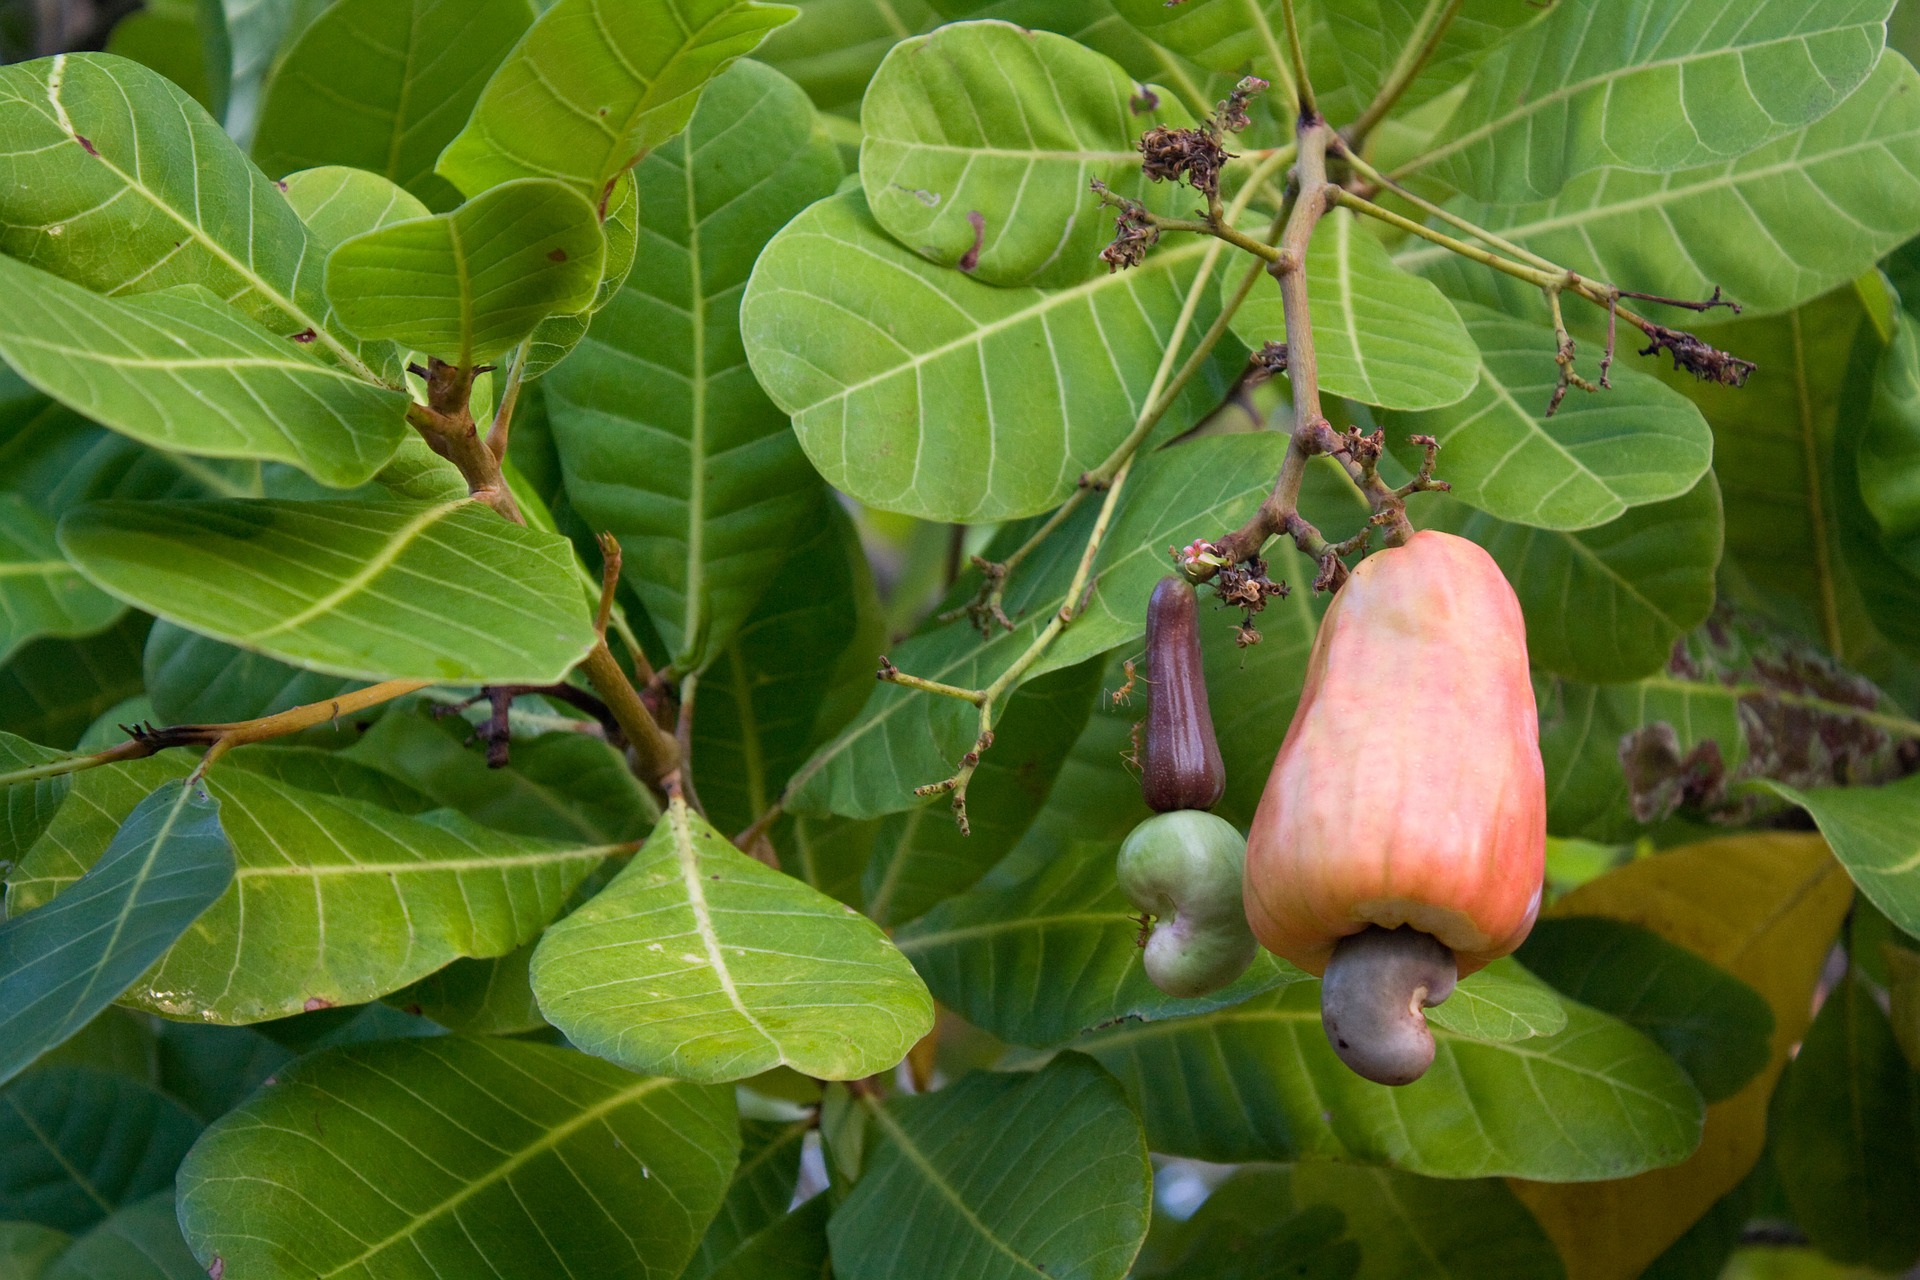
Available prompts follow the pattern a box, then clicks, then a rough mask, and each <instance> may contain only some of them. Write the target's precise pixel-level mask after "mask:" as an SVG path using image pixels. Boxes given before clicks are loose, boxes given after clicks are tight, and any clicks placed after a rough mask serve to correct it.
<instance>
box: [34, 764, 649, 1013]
mask: <svg viewBox="0 0 1920 1280" xmlns="http://www.w3.org/2000/svg"><path fill="white" fill-rule="evenodd" d="M189 766H190V762H187V761H182V760H178V759H174V758H169V757H160V758H157V759H154V760H151V761H142V762H140V763H139V764H137V765H131V766H127V765H122V766H113V767H109V768H103V769H92V770H89V771H87V772H86V773H85V774H84V775H82V776H81V778H80V780H79V781H78V782H77V783H76V787H75V792H74V794H75V795H77V796H80V797H83V798H84V803H82V804H70V805H67V806H65V807H63V809H62V810H61V813H60V815H59V816H58V817H57V818H56V819H55V821H54V822H53V824H52V825H51V826H50V827H49V828H48V829H47V832H46V834H45V835H44V836H42V837H41V839H40V840H39V842H38V843H37V844H36V845H35V846H34V848H33V850H32V851H31V852H30V853H29V854H28V856H27V857H26V858H25V859H23V860H22V862H21V863H20V865H19V866H18V867H16V868H15V869H14V873H13V876H12V878H11V882H10V884H9V886H8V908H9V911H10V912H12V913H18V912H21V911H29V910H32V909H33V908H34V907H36V906H39V905H41V904H43V903H45V902H47V901H48V900H49V899H52V900H53V901H55V902H58V901H59V899H58V898H55V897H54V895H55V894H56V893H59V892H60V891H61V890H63V889H65V888H66V887H67V886H68V885H69V884H71V883H72V882H73V881H74V880H75V879H77V878H78V877H79V876H80V875H81V874H82V873H83V872H85V871H86V870H87V868H88V867H89V866H90V865H92V864H93V863H94V861H95V859H97V858H98V857H99V856H100V853H101V850H102V849H103V848H104V847H105V846H106V844H107V839H108V837H109V836H110V835H111V833H112V831H113V830H114V828H115V827H116V826H117V825H118V823H119V822H120V821H121V820H122V818H123V817H124V816H125V815H126V814H127V813H129V812H130V811H131V810H132V809H133V807H134V803H135V802H136V801H137V800H138V799H139V797H140V796H141V795H143V794H144V793H145V792H146V791H147V790H149V789H151V788H152V786H153V785H154V783H155V780H156V779H157V778H167V777H177V776H179V774H181V773H184V772H185V771H186V770H187V768H188V767H189ZM203 785H204V786H205V788H206V790H207V791H208V792H209V793H210V794H211V795H212V797H213V799H215V800H216V801H218V802H219V804H220V809H221V816H222V825H223V826H224V827H225V829H226V833H227V838H228V840H229V841H230V842H231V843H232V846H233V856H234V860H235V862H236V863H237V864H238V869H237V872H236V874H235V876H234V883H233V886H232V888H230V889H229V890H228V891H227V892H226V893H225V894H224V895H222V896H221V897H220V898H219V900H218V901H217V902H215V903H214V904H213V906H212V907H211V908H209V909H208V910H207V912H206V914H204V915H202V916H201V917H200V919H199V921H198V923H197V925H196V927H195V928H193V929H192V930H190V931H189V932H188V933H187V934H185V935H184V936H183V937H182V938H181V939H180V941H179V942H177V943H175V944H174V946H173V948H172V949H171V950H170V951H168V952H167V954H166V957H165V958H164V959H163V960H162V961H161V962H160V963H159V964H158V965H156V966H154V967H153V968H152V969H151V970H149V971H148V972H147V973H146V974H145V975H144V976H143V977H142V979H141V981H140V982H139V983H137V984H136V985H135V986H134V987H133V988H132V989H130V990H129V991H128V992H127V993H126V994H125V996H124V997H123V999H124V1000H125V1001H127V1002H129V1003H132V1004H135V1005H137V1006H139V1007H143V1008H148V1009H151V1010H153V1011H154V1012H156V1013H160V1014H163V1015H165V1016H169V1017H176V1018H200V1019H204V1020H206V1021H210V1022H224V1023H236V1022H259V1021H262V1020H265V1019H268V1018H280V1017H286V1016H288V1015H290V1014H295V1013H299V1012H301V1011H302V1010H311V1009H322V1008H327V1007H330V1006H334V1005H342V1004H358V1003H361V1002H363V1001H366V1000H371V999H374V998H376V997H379V996H382V995H385V994H386V993H388V992H390V991H394V990H397V989H398V988H400V987H403V986H405V985H407V984H408V983H410V982H413V981H415V980H417V979H419V978H422V977H425V976H426V975H427V974H429V973H432V972H433V971H434V970H436V969H438V968H440V967H441V966H442V965H444V964H447V963H448V962H450V961H452V960H455V959H457V958H459V957H461V956H497V955H502V954H505V953H506V952H508V951H511V950H513V948H515V947H517V946H519V945H521V944H522V943H525V942H528V941H531V940H532V939H533V937H534V936H535V935H537V934H538V933H539V932H540V929H541V928H542V926H544V925H545V924H546V922H547V921H548V920H550V919H551V918H552V917H553V916H554V915H555V914H556V913H557V912H558V911H559V910H560V908H561V906H562V905H563V904H564V903H565V902H566V900H567V896H568V895H569V894H570V893H571V892H572V891H573V889H574V887H575V886H576V885H578V884H579V883H580V881H581V880H583V879H584V878H585V877H586V876H587V875H588V874H589V873H590V872H592V871H593V870H594V869H595V868H596V867H598V866H599V865H600V863H601V862H602V861H603V860H605V858H606V857H607V856H608V855H610V854H613V853H619V852H624V850H625V846H619V845H605V844H586V843H583V842H577V841H576V842H572V843H561V842H558V841H550V840H535V839H531V838H529V837H525V836H515V835H508V834H505V833H503V832H498V831H491V830H488V829H487V828H485V827H481V826H478V825H476V824H474V823H473V822H471V821H469V820H467V819H465V818H463V817H460V816H459V815H457V814H451V813H446V812H436V813H431V814H426V815H422V816H420V817H412V816H408V815H405V814H401V813H396V812H394V811H393V810H391V809H386V808H382V807H380V806H379V805H376V804H373V803H371V802H369V801H367V800H363V799H357V798H349V797H347V796H342V795H329V794H326V793H323V792H319V791H313V790H308V789H307V788H305V787H302V786H298V785H296V784H294V783H292V782H288V781H285V780H283V779H282V778H280V777H277V776H274V775H272V774H270V773H266V772H260V771H257V770H254V769H245V768H229V767H226V766H225V765H223V766H222V767H221V768H218V769H215V770H214V771H212V772H211V773H209V774H208V775H207V777H206V778H205V779H204V780H203Z"/></svg>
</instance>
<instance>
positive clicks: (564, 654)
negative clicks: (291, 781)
mask: <svg viewBox="0 0 1920 1280" xmlns="http://www.w3.org/2000/svg"><path fill="white" fill-rule="evenodd" d="M60 536H61V549H62V550H63V551H64V552H66V554H67V556H68V558H69V559H71V560H73V561H74V563H76V564H78V565H79V566H80V568H81V570H82V571H83V572H84V573H86V574H87V576H88V577H90V578H92V579H93V581H94V582H95V583H96V584H98V585H99V586H102V587H104V588H106V589H107V590H108V591H109V592H111V593H112V594H114V595H117V596H119V597H120V598H121V599H123V600H127V601H128V602H129V603H133V604H136V605H138V606H139V607H141V608H144V609H147V610H148V611H150V612H153V613H156V614H158V615H160V616H161V617H164V618H166V619H168V620H169V621H171V622H176V623H178V624H180V625H181V626H183V627H189V628H191V629H193V630H195V631H198V632H200V633H202V634H204V635H209V636H213V637H215V638H216V639H220V640H224V641H227V642H229V643H231V644H236V645H239V646H241V647H242V648H246V649H252V650H254V651H256V652H259V653H263V654H266V655H268V656H270V657H274V658H278V659H280V660H282V661H285V662H289V663H293V664H295V665H298V666H301V667H305V668H308V669H309V670H314V671H323V672H330V673H332V674H335V675H342V676H358V677H363V678H368V679H404V678H412V679H422V680H436V681H442V682H446V683H465V684H551V683H553V682H554V681H556V680H558V679H560V678H561V677H562V676H564V675H565V674H566V673H567V671H568V670H569V669H570V668H572V666H573V665H574V663H576V662H578V661H579V660H580V659H581V658H582V657H584V656H585V655H586V652H587V650H588V649H589V648H591V647H592V645H593V635H592V631H591V627H590V621H589V619H588V618H587V616H586V608H585V601H584V599H583V598H582V596H581V594H580V588H579V582H578V579H577V578H576V577H575V576H574V565H573V548H572V547H571V546H570V545H569V544H568V543H567V542H566V541H565V540H564V539H562V538H559V537H557V536H556V535H554V534H549V533H542V532H540V531H538V530H535V529H529V528H525V527H523V526H520V525H515V524H509V523H508V522H506V521H505V520H502V519H501V518H500V517H499V516H498V515H496V514H495V513H494V512H493V511H491V510H490V509H488V508H487V507H485V506H483V505H481V504H480V503H477V502H472V501H468V500H466V499H465V498H456V499H454V500H452V501H448V502H443V503H439V504H437V505H425V504H420V503H400V502H345V501H342V502H273V501H261V502H199V503H186V502H143V503H124V502H102V503H95V504H93V505H92V506H89V507H85V508H82V509H81V510H79V511H76V512H74V513H73V514H71V515H69V516H68V517H67V518H66V520H65V521H64V522H62V524H61V526H60Z"/></svg>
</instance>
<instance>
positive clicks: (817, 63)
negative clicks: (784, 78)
mask: <svg viewBox="0 0 1920 1280" xmlns="http://www.w3.org/2000/svg"><path fill="white" fill-rule="evenodd" d="M799 10H800V12H799V16H798V17H796V18H795V19H794V20H793V21H792V22H790V23H788V24H786V25H785V26H783V27H778V28H776V29H775V30H774V31H773V32H772V33H770V34H769V35H768V36H767V40H766V43H765V44H763V45H761V46H760V48H759V50H758V52H757V53H756V54H755V56H756V57H757V58H759V59H760V61H762V62H765V63H767V64H768V65H770V66H773V67H777V68H778V69H779V70H780V71H781V72H783V73H784V74H786V75H788V76H790V77H792V78H793V79H794V80H795V81H796V82H798V83H799V85H800V87H801V88H803V89H805V90H806V91H807V96H808V97H810V98H812V99H813V103H814V105H815V106H817V107H819V108H820V109H821V110H822V111H834V112H843V113H845V114H855V113H856V112H857V111H858V108H859V106H860V99H861V97H862V96H863V95H864V94H865V93H866V91H867V83H868V81H870V80H871V79H872V78H873V73H874V72H875V71H876V70H878V69H879V66H880V63H881V62H882V61H884V60H885V58H886V56H887V51H888V50H890V49H892V48H893V46H894V45H895V44H897V43H899V42H900V41H901V40H904V39H906V38H907V37H908V36H910V35H913V34H914V33H916V32H920V31H927V30H930V29H932V28H933V27H934V26H936V25H938V24H939V22H940V17H941V15H940V14H938V13H936V12H934V10H933V9H932V8H930V7H929V6H928V5H927V4H925V3H924V2H923V0H802V3H801V4H800V5H799ZM856 142H857V140H856Z"/></svg>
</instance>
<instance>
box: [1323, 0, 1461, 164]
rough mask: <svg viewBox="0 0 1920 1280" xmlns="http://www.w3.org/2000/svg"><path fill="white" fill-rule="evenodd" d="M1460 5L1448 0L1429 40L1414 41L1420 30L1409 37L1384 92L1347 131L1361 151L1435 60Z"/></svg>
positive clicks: (1429, 33) (1382, 86) (1458, 2)
mask: <svg viewBox="0 0 1920 1280" xmlns="http://www.w3.org/2000/svg"><path fill="white" fill-rule="evenodd" d="M1460 5H1461V0H1447V7H1446V8H1445V9H1444V10H1442V11H1441V14H1440V17H1439V19H1438V20H1437V21H1436V22H1435V23H1434V24H1433V30H1431V31H1429V32H1427V35H1426V39H1425V40H1422V41H1420V43H1419V44H1418V45H1415V43H1414V41H1416V40H1419V39H1420V33H1419V32H1418V31H1415V32H1414V33H1413V35H1412V36H1411V37H1409V39H1408V41H1407V47H1406V48H1405V49H1403V50H1401V52H1400V61H1399V62H1398V63H1396V64H1395V65H1394V68H1393V71H1392V72H1391V73H1390V74H1389V75H1388V76H1387V82H1386V83H1385V84H1383V85H1381V86H1380V92H1379V93H1377V94H1375V95H1374V98H1373V101H1372V102H1369V103H1368V104H1367V106H1366V109H1365V110H1364V111H1362V112H1361V113H1360V116H1359V118H1358V119H1356V120H1355V121H1354V122H1353V123H1352V124H1350V125H1348V126H1347V127H1346V129H1345V130H1344V133H1345V135H1346V139H1347V142H1348V144H1349V145H1350V146H1352V147H1353V148H1355V149H1356V150H1357V149H1358V148H1359V147H1360V145H1361V144H1362V143H1364V142H1365V141H1366V140H1367V135H1368V134H1370V133H1372V132H1373V130H1374V126H1375V125H1378V124H1379V123H1380V122H1381V121H1382V120H1384V119H1385V118H1386V115H1387V113H1388V112H1389V111H1391V110H1393V108H1394V104H1395V103H1397V102H1399V101H1400V96H1401V95H1402V94H1404V93H1405V92H1406V91H1407V87H1408V86H1409V85H1411V84H1412V83H1413V82H1414V80H1415V79H1416V78H1418V77H1419V75H1420V73H1421V72H1422V71H1423V70H1425V69H1426V65H1427V63H1429V62H1431V61H1432V60H1433V55H1434V53H1435V52H1436V51H1437V50H1438V49H1439V48H1440V42H1441V40H1443V39H1445V38H1446V34H1447V28H1448V27H1449V26H1451V25H1453V19H1454V17H1455V15H1457V14H1458V13H1459V12H1460ZM1409 53H1411V54H1412V55H1413V56H1412V58H1411V59H1409V58H1408V56H1407V55H1408V54H1409Z"/></svg>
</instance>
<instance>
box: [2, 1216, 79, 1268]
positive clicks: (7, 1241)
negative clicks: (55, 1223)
mask: <svg viewBox="0 0 1920 1280" xmlns="http://www.w3.org/2000/svg"><path fill="white" fill-rule="evenodd" d="M69 1239H70V1237H68V1235H67V1233H66V1232H64V1231H55V1230H54V1229H53V1228H52V1227H43V1226H41V1225H40V1224H39V1223H37V1222H0V1264H4V1265H5V1266H7V1267H9V1268H11V1270H10V1271H9V1272H8V1274H9V1275H13V1276H18V1277H19V1280H40V1278H41V1277H42V1276H43V1275H45V1274H46V1273H45V1268H46V1267H47V1266H48V1265H50V1264H51V1263H52V1262H53V1260H54V1259H55V1258H57V1257H59V1256H60V1254H61V1252H62V1251H63V1250H65V1249H66V1247H67V1244H68V1241H69Z"/></svg>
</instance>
